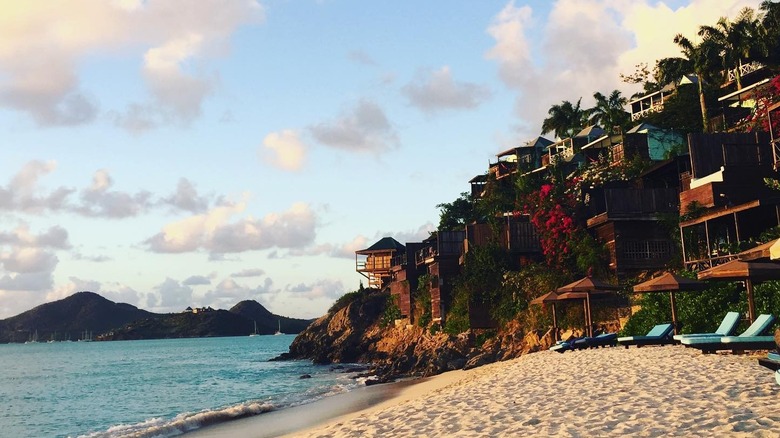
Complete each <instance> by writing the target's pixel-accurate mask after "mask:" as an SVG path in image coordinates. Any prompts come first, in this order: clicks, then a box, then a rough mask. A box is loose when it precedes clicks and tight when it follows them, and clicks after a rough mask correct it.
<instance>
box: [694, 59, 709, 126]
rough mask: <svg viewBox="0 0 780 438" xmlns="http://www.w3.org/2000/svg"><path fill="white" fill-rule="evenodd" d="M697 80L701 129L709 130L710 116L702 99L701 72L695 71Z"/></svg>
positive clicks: (702, 83)
mask: <svg viewBox="0 0 780 438" xmlns="http://www.w3.org/2000/svg"><path fill="white" fill-rule="evenodd" d="M696 79H697V82H699V105H701V121H702V128H703V131H704V132H705V133H706V132H710V118H709V114H708V113H707V102H706V101H705V100H704V79H703V78H702V75H701V73H696Z"/></svg>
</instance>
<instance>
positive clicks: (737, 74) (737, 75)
mask: <svg viewBox="0 0 780 438" xmlns="http://www.w3.org/2000/svg"><path fill="white" fill-rule="evenodd" d="M734 80H735V81H737V90H741V89H742V58H739V64H738V65H737V68H736V70H734Z"/></svg>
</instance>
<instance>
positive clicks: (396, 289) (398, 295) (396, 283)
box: [388, 242, 425, 322]
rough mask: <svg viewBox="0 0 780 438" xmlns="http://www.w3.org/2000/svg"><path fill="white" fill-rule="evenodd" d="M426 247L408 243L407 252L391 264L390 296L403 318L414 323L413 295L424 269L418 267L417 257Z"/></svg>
mask: <svg viewBox="0 0 780 438" xmlns="http://www.w3.org/2000/svg"><path fill="white" fill-rule="evenodd" d="M424 246H425V244H424V243H421V242H407V243H406V245H405V247H406V248H405V250H404V251H403V252H401V253H397V254H396V255H395V256H394V257H393V259H392V260H391V262H390V265H391V267H390V284H389V286H388V287H389V288H390V294H391V295H392V296H393V297H395V302H396V304H397V305H398V309H399V310H400V311H401V316H402V317H403V318H408V319H409V322H414V301H413V299H412V294H413V293H414V291H416V290H417V286H418V279H419V277H420V275H422V274H424V273H425V271H424V268H423V267H420V266H418V265H417V263H416V262H415V256H416V254H417V252H418V251H419V250H421V249H422V248H423V247H424Z"/></svg>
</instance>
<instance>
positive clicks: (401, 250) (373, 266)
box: [355, 237, 406, 289]
mask: <svg viewBox="0 0 780 438" xmlns="http://www.w3.org/2000/svg"><path fill="white" fill-rule="evenodd" d="M405 252H406V247H405V246H404V245H402V244H401V243H400V242H398V241H397V240H395V239H393V238H392V237H383V238H382V239H380V240H379V241H378V242H376V243H375V244H373V245H371V246H369V247H368V248H366V249H361V250H360V251H355V270H356V271H357V272H358V273H360V275H362V276H364V277H366V278H367V279H368V287H370V288H376V289H381V288H383V287H384V286H386V285H387V284H388V283H390V280H391V272H392V266H393V265H392V263H393V258H394V257H396V256H400V255H402V254H405Z"/></svg>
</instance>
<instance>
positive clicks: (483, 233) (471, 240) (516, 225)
mask: <svg viewBox="0 0 780 438" xmlns="http://www.w3.org/2000/svg"><path fill="white" fill-rule="evenodd" d="M466 239H467V241H466V245H467V248H471V247H476V246H484V245H489V244H491V243H497V244H499V245H501V247H502V248H504V249H505V250H507V251H509V252H510V253H538V252H540V251H541V244H540V243H539V234H538V233H537V232H536V229H535V228H534V226H533V224H531V223H530V222H523V221H517V220H512V219H511V218H510V219H509V220H507V222H505V223H504V224H502V226H501V229H500V230H499V232H498V235H495V234H494V230H493V229H492V228H491V227H490V225H489V224H472V225H468V226H467V227H466Z"/></svg>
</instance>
